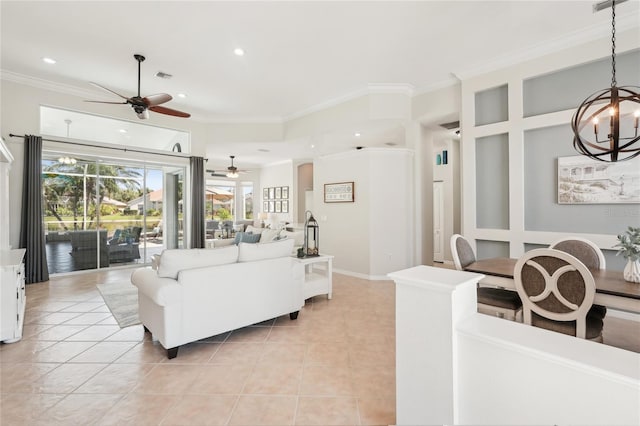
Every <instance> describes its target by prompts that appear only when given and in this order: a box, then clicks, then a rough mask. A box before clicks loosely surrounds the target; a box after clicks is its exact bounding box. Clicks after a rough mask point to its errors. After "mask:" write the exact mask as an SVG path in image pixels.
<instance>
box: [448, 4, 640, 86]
mask: <svg viewBox="0 0 640 426" xmlns="http://www.w3.org/2000/svg"><path fill="white" fill-rule="evenodd" d="M634 28H635V29H638V17H637V15H635V14H626V15H624V16H617V17H616V32H617V34H618V35H619V34H620V33H622V32H624V31H627V30H631V29H634ZM605 37H609V38H610V37H611V23H610V22H607V23H599V24H595V25H591V26H590V27H587V28H584V29H581V30H577V31H574V32H572V33H570V34H566V35H563V36H561V37H558V38H556V39H554V40H551V41H546V42H541V43H538V44H537V45H535V46H533V47H531V48H529V49H524V50H523V51H521V52H513V53H510V54H507V55H503V56H500V57H497V58H494V59H492V60H489V61H486V62H484V63H477V64H474V65H471V66H469V67H468V68H463V69H460V70H457V71H454V72H453V73H452V74H453V75H454V76H455V77H456V78H458V79H459V80H467V79H469V78H473V77H477V76H479V75H482V74H486V73H489V72H492V71H497V70H499V69H503V68H507V67H510V66H513V65H517V64H520V63H523V62H526V61H529V60H532V59H536V58H539V57H542V56H545V55H549V54H552V53H557V52H559V51H562V50H565V49H569V48H571V47H575V46H578V45H581V44H585V43H588V42H592V41H594V40H599V39H602V38H605Z"/></svg>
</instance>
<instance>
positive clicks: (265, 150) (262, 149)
mask: <svg viewBox="0 0 640 426" xmlns="http://www.w3.org/2000/svg"><path fill="white" fill-rule="evenodd" d="M258 151H260V152H271V151H269V150H268V149H266V148H258Z"/></svg>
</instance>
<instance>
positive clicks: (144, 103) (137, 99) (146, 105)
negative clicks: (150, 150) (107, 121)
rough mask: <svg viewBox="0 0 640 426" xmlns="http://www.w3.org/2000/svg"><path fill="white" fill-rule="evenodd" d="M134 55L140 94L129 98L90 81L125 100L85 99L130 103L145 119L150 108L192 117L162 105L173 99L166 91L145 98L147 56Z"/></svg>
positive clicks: (102, 102) (164, 112)
mask: <svg viewBox="0 0 640 426" xmlns="http://www.w3.org/2000/svg"><path fill="white" fill-rule="evenodd" d="M133 57H134V58H135V59H136V61H138V95H137V96H132V97H130V98H127V97H126V96H122V95H121V94H120V93H117V92H114V91H113V90H111V89H107V88H106V87H104V86H101V85H99V84H98V83H94V82H90V83H91V84H93V85H94V86H96V87H99V88H100V89H102V90H106V91H107V92H111V93H113V94H114V95H117V96H120V97H121V98H122V99H124V100H125V101H124V102H108V101H85V102H95V103H100V104H129V105H131V107H132V108H133V110H134V111H135V112H136V114H137V115H138V118H140V119H142V120H144V119H147V118H149V110H151V111H153V112H157V113H160V114H166V115H172V116H174V117H184V118H188V117H191V114H189V113H186V112H182V111H178V110H176V109H171V108H167V107H163V106H160V105H161V104H164V103H165V102H169V101H170V100H171V99H173V98H172V97H171V95H168V94H166V93H158V94H156V95H150V96H145V97H144V98H143V97H141V96H140V64H141V63H142V61H144V60H145V57H144V56H142V55H138V54H135V55H133Z"/></svg>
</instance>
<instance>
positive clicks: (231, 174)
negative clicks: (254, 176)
mask: <svg viewBox="0 0 640 426" xmlns="http://www.w3.org/2000/svg"><path fill="white" fill-rule="evenodd" d="M229 158H231V165H230V166H229V167H227V172H226V173H222V172H220V171H216V170H207V173H209V174H210V175H211V176H215V177H228V178H232V179H235V178H237V177H238V176H240V175H239V173H244V172H245V170H238V168H237V167H236V166H234V165H233V159H234V158H236V156H235V155H230V156H229Z"/></svg>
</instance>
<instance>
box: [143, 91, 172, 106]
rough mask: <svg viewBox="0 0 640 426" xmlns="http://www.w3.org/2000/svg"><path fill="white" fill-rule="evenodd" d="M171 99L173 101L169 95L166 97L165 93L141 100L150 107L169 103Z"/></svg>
mask: <svg viewBox="0 0 640 426" xmlns="http://www.w3.org/2000/svg"><path fill="white" fill-rule="evenodd" d="M171 99H173V98H172V97H171V95H168V94H166V93H158V94H156V95H150V96H145V97H144V98H142V100H143V101H144V103H145V104H147V106H150V107H151V106H156V105H160V104H163V103H165V102H169V101H170V100H171Z"/></svg>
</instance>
